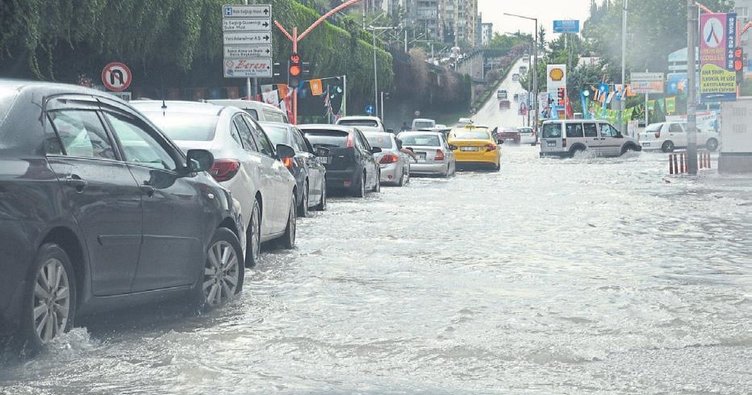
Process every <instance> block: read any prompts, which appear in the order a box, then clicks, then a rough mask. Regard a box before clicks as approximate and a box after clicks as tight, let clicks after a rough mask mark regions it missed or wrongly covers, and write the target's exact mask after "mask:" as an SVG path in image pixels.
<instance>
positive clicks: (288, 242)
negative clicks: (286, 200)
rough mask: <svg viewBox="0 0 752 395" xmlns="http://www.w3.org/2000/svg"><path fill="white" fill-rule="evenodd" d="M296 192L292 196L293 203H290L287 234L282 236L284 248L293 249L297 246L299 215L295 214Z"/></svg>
mask: <svg viewBox="0 0 752 395" xmlns="http://www.w3.org/2000/svg"><path fill="white" fill-rule="evenodd" d="M295 206H296V203H295V194H293V196H292V203H291V204H290V213H289V215H288V216H287V227H286V228H285V234H284V235H283V236H282V239H281V242H282V248H284V249H286V250H291V249H293V248H295V236H296V232H297V228H298V225H297V221H296V220H297V218H296V217H297V216H296V215H295Z"/></svg>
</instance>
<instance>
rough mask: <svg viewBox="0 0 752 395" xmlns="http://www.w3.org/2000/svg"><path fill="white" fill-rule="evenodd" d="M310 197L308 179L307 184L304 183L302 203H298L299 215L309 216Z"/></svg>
mask: <svg viewBox="0 0 752 395" xmlns="http://www.w3.org/2000/svg"><path fill="white" fill-rule="evenodd" d="M309 198H310V195H309V192H308V180H305V185H303V195H302V196H301V199H300V204H299V205H298V217H307V216H308V199H309Z"/></svg>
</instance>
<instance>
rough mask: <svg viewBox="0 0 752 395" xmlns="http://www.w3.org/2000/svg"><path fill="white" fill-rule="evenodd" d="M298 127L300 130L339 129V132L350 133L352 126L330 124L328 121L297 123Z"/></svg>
mask: <svg viewBox="0 0 752 395" xmlns="http://www.w3.org/2000/svg"><path fill="white" fill-rule="evenodd" d="M298 129H300V130H304V131H305V130H339V131H340V132H348V133H351V132H352V131H353V130H354V128H353V127H352V126H345V125H332V124H330V123H308V124H302V125H298Z"/></svg>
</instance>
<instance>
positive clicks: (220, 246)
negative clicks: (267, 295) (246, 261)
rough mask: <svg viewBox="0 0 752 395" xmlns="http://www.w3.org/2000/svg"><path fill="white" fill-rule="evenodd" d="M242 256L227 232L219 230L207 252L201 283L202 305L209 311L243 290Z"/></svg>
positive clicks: (232, 235) (236, 240)
mask: <svg viewBox="0 0 752 395" xmlns="http://www.w3.org/2000/svg"><path fill="white" fill-rule="evenodd" d="M242 262H243V254H242V250H241V249H240V242H239V241H238V238H237V237H235V234H233V233H232V232H231V231H230V230H229V229H226V228H219V229H217V231H216V232H215V234H214V237H213V238H212V241H211V243H209V249H208V251H207V252H206V261H205V263H204V276H203V280H202V283H201V291H202V292H201V293H202V295H203V304H204V306H206V307H209V308H212V307H216V306H220V305H223V304H225V303H227V302H228V301H230V300H232V299H233V298H234V297H235V295H237V294H238V293H240V291H241V290H242V289H243V277H244V275H243V267H244V265H243V264H242Z"/></svg>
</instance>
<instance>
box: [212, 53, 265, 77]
mask: <svg viewBox="0 0 752 395" xmlns="http://www.w3.org/2000/svg"><path fill="white" fill-rule="evenodd" d="M224 74H225V78H238V77H239V78H271V76H272V59H271V58H255V59H225V61H224Z"/></svg>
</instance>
